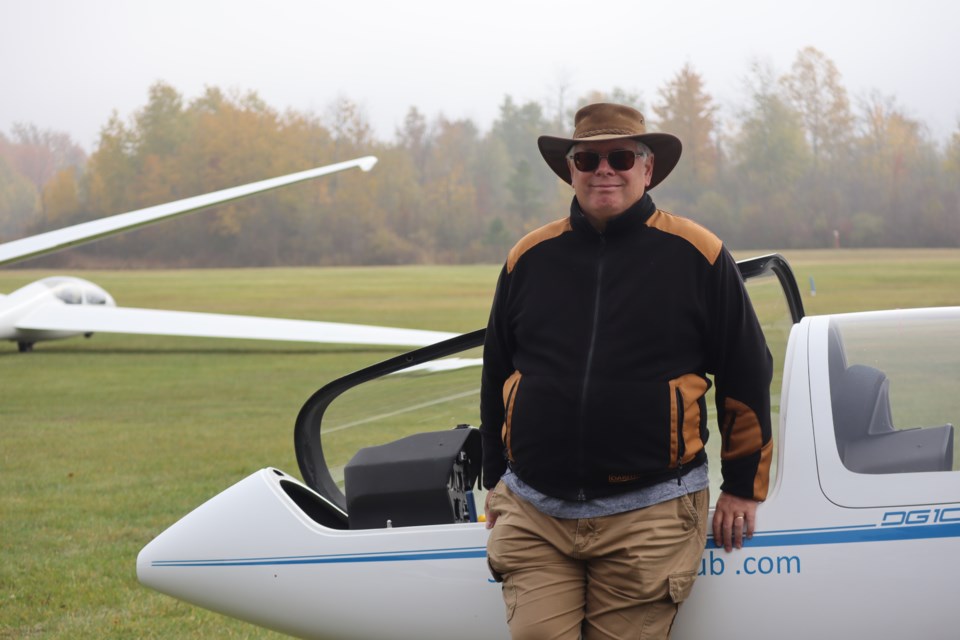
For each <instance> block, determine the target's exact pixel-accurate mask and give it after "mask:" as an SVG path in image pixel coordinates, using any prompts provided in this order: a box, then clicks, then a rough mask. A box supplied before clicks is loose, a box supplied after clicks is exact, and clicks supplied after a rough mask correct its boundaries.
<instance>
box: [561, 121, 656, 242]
mask: <svg viewBox="0 0 960 640" xmlns="http://www.w3.org/2000/svg"><path fill="white" fill-rule="evenodd" d="M619 149H628V150H630V151H636V150H637V145H636V143H635V142H634V141H633V140H601V141H597V142H581V143H579V144H577V145H576V146H575V147H574V148H573V149H572V150H571V151H593V152H595V153H599V154H600V155H604V156H605V155H607V154H608V153H610V152H611V151H616V150H619ZM567 162H568V163H569V164H570V176H571V178H572V180H571V182H572V184H573V191H574V193H576V195H577V201H578V202H579V203H580V208H581V209H583V212H584V213H585V214H586V215H587V217H588V218H589V219H590V221H591V222H592V223H594V226H597V224H599V225H600V226H599V227H598V228H599V229H601V230H602V229H603V228H604V227H606V223H607V221H608V220H610V218H613V217H614V216H617V215H619V214H621V213H623V212H624V211H626V210H627V209H629V208H630V207H631V206H633V204H634V203H636V202H637V200H639V199H640V198H642V197H643V193H644V191H645V190H646V188H647V187H648V186H649V185H650V177H651V176H652V175H653V156H646V157H644V156H638V157H637V159H636V162H635V163H634V165H633V167H631V168H630V169H628V170H626V171H616V170H615V169H613V168H612V167H611V166H610V163H609V162H608V161H607V159H606V158H603V159H601V160H600V165H599V166H598V167H597V168H596V169H594V170H593V171H580V170H579V169H577V167H576V166H574V164H573V160H567Z"/></svg>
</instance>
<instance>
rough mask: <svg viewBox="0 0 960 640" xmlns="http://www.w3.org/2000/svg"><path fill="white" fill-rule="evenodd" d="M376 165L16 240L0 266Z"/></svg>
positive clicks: (4, 248)
mask: <svg viewBox="0 0 960 640" xmlns="http://www.w3.org/2000/svg"><path fill="white" fill-rule="evenodd" d="M376 163H377V159H376V158H375V157H373V156H364V157H362V158H356V159H354V160H348V161H346V162H339V163H337V164H331V165H327V166H325V167H317V168H315V169H308V170H306V171H301V172H299V173H291V174H289V175H285V176H280V177H278V178H270V179H269V180H261V181H259V182H251V183H250V184H245V185H241V186H239V187H231V188H229V189H222V190H220V191H214V192H213V193H207V194H203V195H199V196H193V197H192V198H185V199H183V200H177V201H176V202H168V203H166V204H160V205H157V206H154V207H147V208H146V209H138V210H136V211H130V212H128V213H120V214H117V215H115V216H110V217H107V218H101V219H99V220H91V221H89V222H83V223H80V224H76V225H73V226H71V227H64V228H63V229H57V230H55V231H48V232H46V233H41V234H38V235H35V236H30V237H29V238H21V239H20V240H13V241H11V242H7V243H5V244H0V265H3V264H7V263H10V262H16V261H17V260H24V259H26V258H33V257H36V256H41V255H44V254H47V253H53V252H54V251H59V250H61V249H65V248H67V247H71V246H75V245H79V244H84V243H87V242H90V241H92V240H96V239H97V238H102V237H104V236H109V235H113V234H116V233H120V232H123V231H129V230H130V229H135V228H136V227H141V226H144V225H147V224H151V223H153V222H157V221H159V220H164V219H167V218H172V217H174V216H179V215H183V214H185V213H191V212H193V211H197V210H199V209H204V208H206V207H210V206H213V205H215V204H223V203H224V202H230V201H232V200H237V199H238V198H243V197H246V196H249V195H253V194H255V193H263V192H265V191H270V190H273V189H276V188H278V187H284V186H287V185H291V184H295V183H297V182H303V181H304V180H312V179H313V178H318V177H320V176H325V175H328V174H330V173H336V172H338V171H343V170H345V169H351V168H353V167H359V168H360V169H362V170H363V171H369V170H370V169H372V168H373V165H375V164H376Z"/></svg>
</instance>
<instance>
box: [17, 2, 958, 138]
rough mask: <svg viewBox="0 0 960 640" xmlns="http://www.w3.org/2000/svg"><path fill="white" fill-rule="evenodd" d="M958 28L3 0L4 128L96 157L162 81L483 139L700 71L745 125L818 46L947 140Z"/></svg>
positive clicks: (761, 12)
mask: <svg viewBox="0 0 960 640" xmlns="http://www.w3.org/2000/svg"><path fill="white" fill-rule="evenodd" d="M591 7H592V8H591ZM957 25H960V3H954V2H946V1H942V0H941V1H936V0H914V1H913V2H911V3H907V4H904V3H902V2H898V3H894V2H892V1H888V0H870V1H866V0H807V1H805V2H791V3H784V2H780V1H778V0H770V1H761V0H728V1H727V2H716V1H708V0H703V1H700V2H684V1H682V0H670V1H663V2H659V3H653V2H638V1H637V0H626V1H621V0H611V1H608V2H605V3H602V4H598V3H589V2H586V1H585V0H584V1H581V2H572V1H570V0H550V1H531V0H510V1H504V0H480V1H477V2H460V1H456V0H453V1H451V0H423V1H416V0H407V1H406V2H391V1H386V0H385V1H378V0H354V2H342V1H337V2H330V1H326V0H229V1H227V0H164V1H163V2H159V1H157V0H154V1H152V2H151V1H150V0H144V1H134V0H82V1H80V0H0V132H3V133H5V134H7V135H9V134H10V131H11V126H12V125H13V124H14V123H15V122H29V123H33V124H36V125H37V126H38V127H40V128H41V129H54V130H57V131H66V132H67V133H69V134H71V135H72V136H73V138H74V140H75V141H76V142H77V143H79V144H80V145H81V146H83V147H84V148H85V149H87V150H88V151H89V150H91V149H92V148H93V147H94V146H95V144H96V141H97V138H98V133H99V130H100V127H102V126H103V125H104V124H105V123H106V122H107V120H108V118H109V117H110V115H111V113H112V112H113V111H114V110H116V111H117V112H118V113H119V115H120V116H121V117H122V118H124V119H127V118H129V117H130V116H131V115H132V113H133V112H134V111H135V110H136V109H138V108H140V107H142V106H143V105H144V104H145V103H146V101H147V90H148V88H149V86H150V85H151V84H153V83H154V82H156V81H158V80H163V81H165V82H167V83H169V84H171V85H172V86H173V87H174V88H176V89H177V90H178V91H179V92H180V93H181V94H182V95H183V96H184V98H185V101H187V102H189V101H190V100H191V99H193V98H196V97H198V96H199V95H201V94H202V92H203V90H204V87H205V86H217V87H220V88H221V89H224V90H238V91H242V92H246V91H256V92H257V93H258V94H259V95H260V97H261V98H262V99H263V100H264V101H265V102H266V103H267V104H268V105H270V106H271V107H273V108H275V109H278V110H281V111H283V110H285V109H287V108H292V109H295V110H298V111H306V112H314V113H317V114H320V115H322V114H323V113H324V111H325V109H326V108H327V107H328V106H329V105H330V104H331V103H333V102H334V101H335V100H336V99H337V98H339V97H346V98H349V99H350V100H352V101H354V102H356V103H358V104H359V105H360V106H361V107H362V109H363V110H364V113H365V114H366V115H367V117H368V118H369V120H370V122H371V124H372V125H373V127H374V130H375V133H376V136H377V137H378V138H380V139H383V140H389V139H391V138H392V135H393V133H394V131H395V129H396V127H397V126H398V125H400V124H401V123H402V121H403V117H404V115H405V114H406V112H407V110H408V109H409V107H410V106H416V107H418V108H419V109H420V110H421V111H422V112H423V113H424V114H426V115H427V117H428V118H432V117H433V116H435V115H437V114H441V113H442V114H443V115H444V116H446V117H448V118H451V119H456V118H470V119H472V120H473V121H474V122H475V123H476V124H478V125H479V126H480V127H481V129H484V130H485V129H486V128H487V127H489V125H490V123H491V122H492V121H493V120H494V118H496V116H497V113H498V107H499V105H500V104H501V103H502V102H503V98H504V96H505V95H508V94H509V95H511V96H512V97H513V98H514V100H515V101H517V102H521V103H522V102H525V101H528V100H535V101H537V102H540V103H541V104H543V105H544V106H545V107H548V108H551V107H552V106H553V105H555V104H556V102H557V99H558V94H559V88H560V87H566V101H567V106H568V107H569V106H570V104H571V103H572V102H573V100H574V99H575V98H576V97H578V96H579V95H581V94H583V93H585V92H586V91H589V90H594V89H596V90H601V91H609V90H611V89H613V88H614V87H617V86H619V87H621V88H623V89H626V90H628V91H633V92H637V93H640V94H641V96H642V98H643V100H644V101H645V102H646V104H647V105H648V109H649V105H650V104H651V103H653V102H656V100H657V91H658V89H659V88H660V87H662V86H663V84H664V83H665V82H666V81H667V80H669V79H670V78H671V77H672V76H673V75H674V74H676V73H677V71H679V70H680V69H681V67H682V66H683V65H684V64H686V63H690V64H691V65H692V66H693V69H694V70H695V71H696V72H698V73H700V74H701V75H702V76H703V78H704V80H705V82H706V91H707V92H708V93H710V94H711V95H713V97H714V98H715V100H716V101H717V102H718V103H719V104H720V105H721V106H722V107H723V108H724V110H725V111H724V112H722V113H721V116H724V115H726V116H727V117H732V115H733V110H734V109H735V108H737V107H738V106H742V105H743V100H742V96H743V94H744V91H743V79H744V77H745V76H746V75H747V74H748V71H749V68H750V63H751V61H752V60H754V59H760V60H763V61H765V62H767V63H769V64H770V65H772V67H773V68H774V69H775V70H776V71H777V72H778V73H781V74H782V73H785V72H787V71H789V68H790V65H791V63H792V62H793V60H794V58H795V57H796V55H797V52H798V51H799V50H800V49H802V48H803V47H806V46H813V47H816V48H817V49H819V50H820V51H821V52H823V53H824V54H825V55H826V56H827V57H828V58H829V59H830V60H832V61H833V62H834V63H835V64H836V66H837V68H838V69H839V71H840V73H841V74H842V78H843V82H844V85H845V86H846V87H847V89H848V91H849V94H850V99H851V105H852V106H853V107H854V108H856V106H857V101H858V98H860V97H862V96H864V95H866V93H867V92H868V91H872V90H876V91H879V92H880V93H881V94H883V95H885V96H895V98H896V103H897V104H898V105H899V106H900V107H902V108H903V109H904V110H905V111H906V112H907V114H908V115H909V116H911V117H913V118H916V119H918V120H920V121H921V122H922V123H924V124H926V125H927V126H928V127H929V129H930V132H931V134H932V135H933V136H934V138H935V139H937V140H941V141H942V140H944V139H946V138H947V137H948V136H949V135H950V133H951V132H953V131H956V130H957V127H958V120H960V82H957V79H956V77H957V74H956V71H955V69H954V66H955V64H956V62H957V61H958V60H960V39H958V38H957V36H956V34H955V31H956V28H957Z"/></svg>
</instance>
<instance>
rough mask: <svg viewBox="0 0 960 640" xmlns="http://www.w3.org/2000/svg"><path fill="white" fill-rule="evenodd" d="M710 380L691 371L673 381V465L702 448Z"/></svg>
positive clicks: (671, 398)
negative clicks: (702, 433)
mask: <svg viewBox="0 0 960 640" xmlns="http://www.w3.org/2000/svg"><path fill="white" fill-rule="evenodd" d="M709 388H710V381H709V380H707V379H706V378H704V377H703V376H699V375H697V374H694V373H688V374H686V375H683V376H680V377H679V378H675V379H674V380H671V381H670V391H671V393H670V468H672V469H675V468H677V467H682V466H683V465H684V464H686V463H688V462H690V461H691V460H693V459H694V457H696V455H697V454H698V453H700V451H702V450H703V438H702V437H701V435H700V434H701V431H702V428H703V426H704V421H705V420H706V411H705V409H706V403H705V401H704V395H705V394H706V393H707V390H708V389H709Z"/></svg>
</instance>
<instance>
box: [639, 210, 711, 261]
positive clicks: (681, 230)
mask: <svg viewBox="0 0 960 640" xmlns="http://www.w3.org/2000/svg"><path fill="white" fill-rule="evenodd" d="M647 226H648V227H652V228H654V229H659V230H660V231H663V232H664V233H669V234H670V235H674V236H679V237H681V238H683V239H684V240H686V241H687V242H689V243H690V244H692V245H693V246H695V247H696V248H697V250H698V251H699V252H700V253H701V254H703V257H704V258H706V259H707V262H709V263H710V264H711V265H712V264H713V263H714V262H716V260H717V257H718V256H719V255H720V249H721V247H723V241H721V240H720V238H718V237H717V236H715V235H714V234H713V232H712V231H710V230H709V229H707V228H706V227H702V226H700V225H699V224H697V223H696V222H694V221H693V220H690V219H689V218H681V217H680V216H675V215H673V214H672V213H668V212H666V211H661V210H660V209H657V210H656V211H655V212H654V214H653V215H652V216H650V219H649V220H647Z"/></svg>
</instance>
